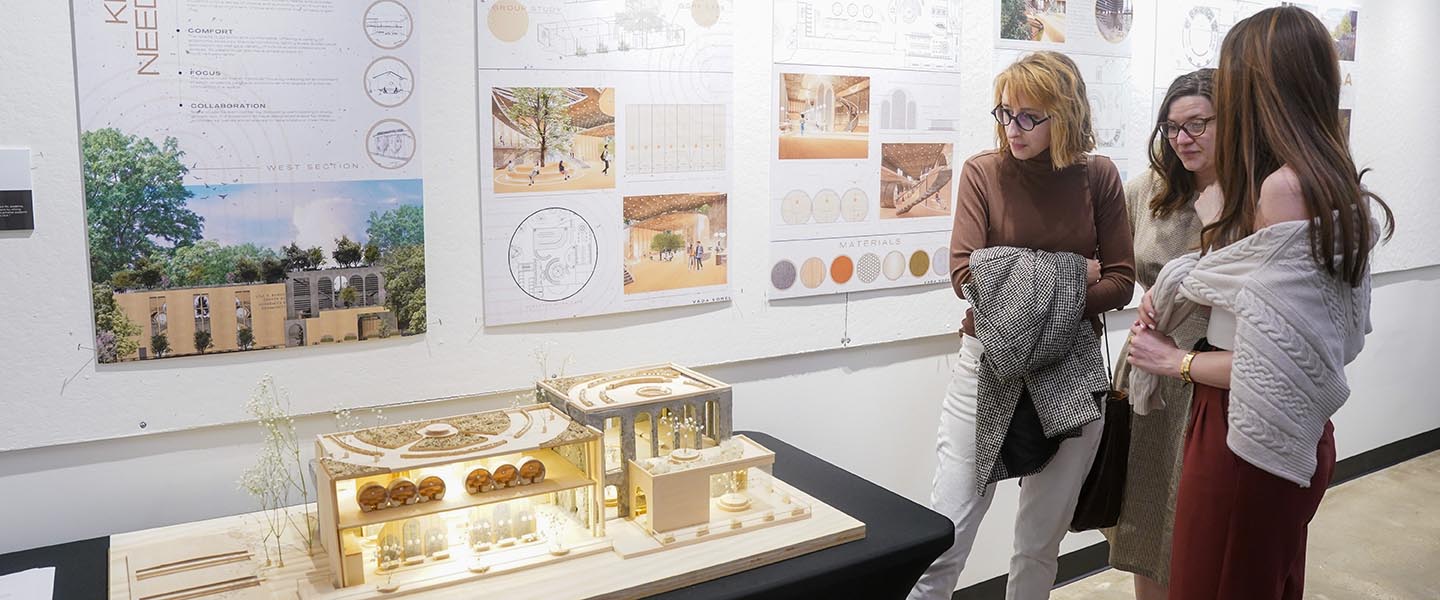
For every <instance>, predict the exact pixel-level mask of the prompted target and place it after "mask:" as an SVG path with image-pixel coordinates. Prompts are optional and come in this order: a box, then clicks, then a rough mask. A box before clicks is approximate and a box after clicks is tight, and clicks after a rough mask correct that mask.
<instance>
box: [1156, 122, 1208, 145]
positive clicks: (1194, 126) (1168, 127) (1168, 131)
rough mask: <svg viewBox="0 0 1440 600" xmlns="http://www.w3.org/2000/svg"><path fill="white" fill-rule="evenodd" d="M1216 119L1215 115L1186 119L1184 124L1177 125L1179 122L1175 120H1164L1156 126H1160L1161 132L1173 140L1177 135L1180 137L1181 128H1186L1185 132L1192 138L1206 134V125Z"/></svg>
mask: <svg viewBox="0 0 1440 600" xmlns="http://www.w3.org/2000/svg"><path fill="white" fill-rule="evenodd" d="M1214 120H1215V117H1205V118H1202V119H1190V120H1189V121H1186V122H1185V124H1184V125H1177V124H1175V122H1173V121H1165V122H1163V123H1160V124H1159V125H1157V126H1156V127H1158V128H1159V129H1160V132H1161V133H1163V134H1165V137H1167V138H1170V139H1172V140H1173V139H1175V138H1177V137H1180V130H1181V129H1184V130H1185V133H1188V134H1190V137H1192V138H1197V137H1200V136H1201V135H1204V134H1205V126H1206V125H1209V124H1210V122H1211V121H1214Z"/></svg>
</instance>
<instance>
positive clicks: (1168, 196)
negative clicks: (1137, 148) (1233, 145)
mask: <svg viewBox="0 0 1440 600" xmlns="http://www.w3.org/2000/svg"><path fill="white" fill-rule="evenodd" d="M1186 96H1200V97H1203V98H1205V99H1206V100H1209V101H1210V103H1211V104H1214V103H1215V69H1200V70H1198V71H1192V72H1189V73H1186V74H1184V75H1181V76H1179V77H1176V78H1175V81H1172V82H1170V89H1168V90H1165V100H1164V101H1162V102H1160V114H1159V116H1157V117H1155V130H1154V131H1152V132H1150V168H1151V169H1154V170H1155V172H1156V173H1157V174H1159V175H1160V189H1159V190H1158V191H1156V193H1155V197H1154V198H1151V199H1150V214H1151V215H1153V216H1154V217H1155V218H1157V219H1163V218H1165V217H1168V216H1170V213H1173V212H1175V210H1176V209H1179V208H1182V207H1184V206H1185V204H1186V203H1187V202H1189V201H1190V198H1192V197H1194V196H1195V193H1196V192H1198V191H1200V190H1198V189H1196V188H1197V187H1198V186H1197V184H1196V182H1195V174H1194V173H1191V172H1190V170H1189V169H1186V168H1185V163H1182V162H1180V155H1179V154H1176V153H1175V149H1174V148H1172V147H1170V144H1169V143H1168V142H1167V141H1166V138H1165V133H1164V130H1163V129H1162V128H1161V127H1160V125H1161V124H1162V123H1164V122H1165V121H1167V120H1169V118H1170V105H1171V104H1174V103H1175V100H1176V99H1179V98H1184V97H1186ZM1212 135H1213V134H1212Z"/></svg>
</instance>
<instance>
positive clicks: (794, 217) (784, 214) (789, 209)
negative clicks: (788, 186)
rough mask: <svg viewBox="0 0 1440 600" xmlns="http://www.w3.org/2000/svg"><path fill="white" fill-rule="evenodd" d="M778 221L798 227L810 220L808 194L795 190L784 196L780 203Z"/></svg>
mask: <svg viewBox="0 0 1440 600" xmlns="http://www.w3.org/2000/svg"><path fill="white" fill-rule="evenodd" d="M780 219H781V220H783V221H785V223H787V224H789V225H800V224H802V223H804V222H806V221H809V220H810V194H807V193H805V192H803V191H800V190H795V191H793V192H790V193H788V194H785V199H784V200H781V201H780Z"/></svg>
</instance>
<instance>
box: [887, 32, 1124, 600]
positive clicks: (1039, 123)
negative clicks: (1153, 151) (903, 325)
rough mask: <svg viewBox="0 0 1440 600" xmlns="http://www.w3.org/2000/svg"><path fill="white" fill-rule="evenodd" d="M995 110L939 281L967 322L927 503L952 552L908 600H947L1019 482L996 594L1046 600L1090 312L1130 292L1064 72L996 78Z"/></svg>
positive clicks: (1108, 181) (1028, 62)
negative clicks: (987, 517)
mask: <svg viewBox="0 0 1440 600" xmlns="http://www.w3.org/2000/svg"><path fill="white" fill-rule="evenodd" d="M995 102H996V106H995V109H994V110H993V111H992V112H991V115H992V116H993V117H994V118H995V120H996V123H997V124H996V128H995V134H996V140H997V143H998V146H999V148H997V149H995V150H991V151H987V152H982V153H980V154H977V155H975V156H972V157H971V158H970V159H969V160H967V161H966V162H965V165H964V167H963V169H962V171H961V174H960V180H959V184H958V188H959V189H958V191H957V194H956V202H955V207H954V208H955V223H954V229H953V230H952V233H951V244H950V253H951V256H950V278H951V283H952V285H953V287H954V288H955V293H956V294H957V295H958V296H960V297H961V298H962V299H964V300H966V301H967V302H968V303H969V304H970V309H968V310H967V312H966V317H965V319H964V321H963V331H962V332H961V333H962V339H961V347H960V353H959V356H958V358H957V360H956V361H955V364H954V367H953V372H952V374H951V380H950V385H949V388H948V390H947V392H946V394H945V398H944V399H943V400H942V401H941V407H940V408H941V410H940V425H939V433H938V435H937V440H936V455H937V458H938V460H939V463H938V465H937V467H936V472H935V480H934V486H933V488H932V491H931V504H932V506H933V507H934V508H935V510H936V511H938V512H940V513H942V514H944V515H946V516H947V517H949V518H950V519H951V521H952V522H953V523H954V524H955V543H954V545H952V546H951V547H950V549H949V550H947V551H946V552H945V553H944V554H942V555H941V556H940V558H938V559H937V560H936V561H935V563H934V564H932V565H931V566H930V568H929V569H928V570H926V572H925V574H924V575H922V576H921V578H920V580H919V581H918V582H917V583H916V585H915V588H914V589H913V590H911V592H910V597H911V598H914V599H922V598H925V599H937V600H938V599H942V598H949V597H950V596H951V594H952V593H953V592H954V590H955V584H956V582H957V581H958V579H959V576H960V572H961V571H962V570H963V569H964V567H965V561H966V559H967V558H968V556H969V554H970V549H971V546H972V545H973V544H974V542H975V533H976V529H977V528H978V527H979V525H980V520H981V518H982V517H983V516H984V514H985V511H986V510H987V509H988V508H989V505H990V501H991V499H992V498H993V496H994V489H995V483H996V482H997V481H999V480H1002V479H1007V478H1011V477H1024V481H1023V484H1022V486H1021V488H1020V506H1019V513H1018V515H1017V516H1016V519H1015V547H1014V554H1013V556H1012V557H1011V560H1010V578H1009V583H1008V586H1007V592H1006V597H1007V598H1023V599H1031V598H1046V597H1049V593H1050V588H1051V586H1052V585H1053V584H1054V581H1055V571H1056V567H1057V560H1056V557H1057V555H1058V554H1059V548H1060V540H1061V539H1062V538H1064V537H1065V532H1066V529H1067V527H1068V525H1069V523H1070V519H1071V516H1072V515H1073V513H1074V511H1075V505H1076V498H1077V493H1078V491H1079V489H1080V485H1081V484H1082V483H1083V482H1084V479H1085V476H1086V473H1087V472H1088V471H1089V469H1090V463H1091V461H1092V460H1093V459H1094V456H1095V448H1096V445H1097V444H1098V443H1099V440H1100V431H1101V428H1102V425H1103V417H1102V415H1101V412H1100V404H1099V397H1100V396H1103V394H1104V393H1105V391H1106V390H1107V389H1108V387H1109V381H1108V378H1107V376H1106V372H1105V364H1104V361H1103V359H1102V358H1101V354H1100V342H1099V337H1098V332H1099V328H1098V327H1099V322H1098V319H1096V315H1098V314H1099V313H1101V312H1104V311H1108V310H1113V309H1117V308H1120V307H1122V306H1124V304H1125V303H1126V301H1128V300H1129V299H1130V297H1131V295H1132V291H1133V289H1134V285H1135V284H1134V279H1135V269H1134V266H1133V259H1132V257H1131V251H1132V250H1131V240H1130V227H1129V224H1128V221H1127V217H1126V214H1125V196H1124V192H1123V190H1122V186H1121V182H1120V175H1119V172H1118V171H1117V170H1116V168H1115V165H1114V163H1112V162H1111V161H1110V160H1109V159H1108V158H1105V157H1103V156H1092V155H1089V154H1088V153H1089V152H1090V151H1091V150H1093V149H1094V147H1095V140H1094V133H1093V129H1092V127H1091V123H1090V104H1089V101H1088V100H1087V98H1086V93H1085V82H1084V80H1083V79H1082V78H1081V76H1080V72H1079V69H1077V68H1076V66H1075V63H1074V62H1073V61H1071V60H1070V59H1069V58H1068V57H1066V56H1065V55H1063V54H1060V53H1056V52H1036V53H1034V54H1030V55H1027V56H1025V57H1023V58H1021V59H1020V60H1019V61H1017V62H1015V63H1014V64H1012V65H1010V66H1009V67H1007V68H1006V69H1005V70H1004V71H1003V72H1001V73H1000V74H999V75H998V76H997V77H996V78H995ZM1097 255H1098V256H1097ZM1102 261H1103V265H1102V264H1101V263H1102Z"/></svg>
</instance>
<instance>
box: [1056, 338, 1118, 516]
mask: <svg viewBox="0 0 1440 600" xmlns="http://www.w3.org/2000/svg"><path fill="white" fill-rule="evenodd" d="M1107 333H1108V332H1107ZM1106 345H1107V346H1108V345H1109V344H1106ZM1106 354H1107V356H1108V354H1109V351H1108V349H1107V350H1106ZM1105 362H1106V363H1107V366H1108V363H1109V362H1110V361H1109V359H1108V358H1107V359H1106V361H1105ZM1103 402H1104V403H1105V406H1103V407H1102V409H1103V410H1104V412H1105V428H1104V429H1103V430H1102V431H1101V432H1100V446H1099V447H1098V448H1096V449H1095V461H1094V462H1092V463H1091V464H1090V472H1089V473H1088V474H1086V475H1085V483H1084V484H1082V485H1081V486H1080V495H1079V499H1078V501H1077V502H1076V503H1075V515H1074V516H1072V517H1071V518H1070V531H1075V532H1080V531H1087V530H1090V529H1101V528H1105V527H1114V526H1115V523H1117V522H1118V521H1119V520H1120V506H1121V504H1122V503H1123V502H1124V500H1125V476H1126V475H1125V473H1126V470H1127V469H1129V467H1130V418H1131V413H1130V401H1129V399H1128V397H1127V394H1126V392H1125V391H1124V390H1117V389H1115V378H1114V375H1113V371H1112V375H1111V378H1110V389H1109V390H1107V391H1106V392H1105V398H1104V400H1103Z"/></svg>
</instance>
